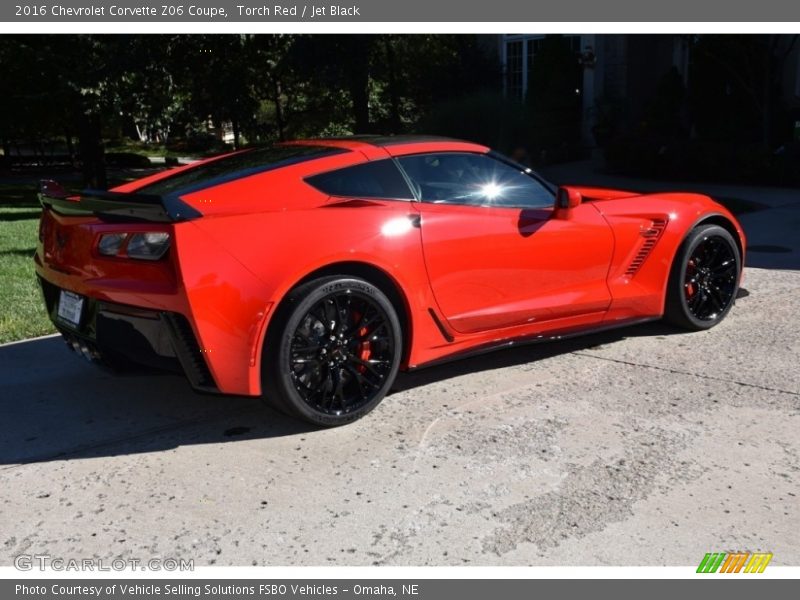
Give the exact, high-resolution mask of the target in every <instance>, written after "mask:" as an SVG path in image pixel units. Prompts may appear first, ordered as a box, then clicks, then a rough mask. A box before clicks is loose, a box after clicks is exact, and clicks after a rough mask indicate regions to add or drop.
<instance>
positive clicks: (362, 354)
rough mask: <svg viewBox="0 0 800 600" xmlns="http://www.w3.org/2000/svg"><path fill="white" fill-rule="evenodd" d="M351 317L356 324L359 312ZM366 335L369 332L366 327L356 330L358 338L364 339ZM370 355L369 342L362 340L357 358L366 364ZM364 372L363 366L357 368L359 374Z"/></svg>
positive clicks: (359, 317)
mask: <svg viewBox="0 0 800 600" xmlns="http://www.w3.org/2000/svg"><path fill="white" fill-rule="evenodd" d="M353 316H354V317H355V321H356V322H358V321H359V320H360V319H361V313H359V312H355V313H354V314H353ZM367 333H369V330H368V329H367V328H366V327H362V328H361V329H359V330H358V337H360V338H365V337H366V336H367ZM371 354H372V351H371V350H370V347H369V340H367V339H362V341H361V343H360V344H359V349H358V357H359V358H360V359H361V360H363V361H364V362H367V361H368V360H369V357H370V355H371ZM366 370H367V368H366V367H365V366H364V365H359V366H358V372H359V373H363V372H364V371H366Z"/></svg>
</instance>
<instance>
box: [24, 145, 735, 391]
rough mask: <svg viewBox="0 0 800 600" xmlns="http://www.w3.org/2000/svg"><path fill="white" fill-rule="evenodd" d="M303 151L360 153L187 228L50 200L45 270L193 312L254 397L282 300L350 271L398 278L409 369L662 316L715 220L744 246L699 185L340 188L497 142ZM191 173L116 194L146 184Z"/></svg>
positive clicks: (209, 197)
mask: <svg viewBox="0 0 800 600" xmlns="http://www.w3.org/2000/svg"><path fill="white" fill-rule="evenodd" d="M296 144H300V145H304V146H308V145H322V146H330V147H337V148H342V149H346V150H348V152H344V153H341V154H334V155H328V156H324V157H322V158H316V159H313V160H308V161H305V162H299V163H297V164H291V165H287V166H283V167H280V168H276V169H273V170H268V171H264V172H260V173H256V174H253V175H250V176H247V177H244V178H240V179H235V180H233V181H229V182H224V183H221V184H219V185H216V186H213V187H208V188H206V189H202V190H200V191H195V192H190V193H187V194H185V195H183V196H181V200H182V201H183V202H185V203H186V204H188V205H190V206H192V207H194V208H195V209H196V210H197V211H199V212H200V213H202V215H203V216H202V217H200V218H196V219H192V220H187V221H183V222H176V223H127V222H108V221H106V220H103V219H100V218H97V217H94V216H88V217H69V216H63V215H60V214H57V213H55V212H53V211H51V210H48V209H45V211H44V214H43V217H42V225H41V229H42V231H41V234H40V243H39V245H38V248H37V252H36V258H35V260H36V270H37V273H38V275H39V277H40V278H41V279H42V280H44V281H45V282H47V283H48V284H50V285H52V286H55V287H56V288H60V289H66V290H71V291H73V292H76V293H78V294H81V295H83V296H85V297H87V298H91V299H97V300H101V301H108V302H113V303H118V304H120V305H126V306H129V307H138V308H142V309H148V310H153V311H168V312H172V313H177V314H180V315H183V316H184V317H185V318H186V319H187V320H188V323H189V324H190V326H191V329H192V332H193V334H194V335H195V336H196V339H197V344H198V347H199V351H200V353H201V354H202V357H203V360H204V361H205V363H206V364H207V366H208V370H209V371H210V373H211V375H212V377H213V380H214V383H215V386H216V388H217V389H218V390H219V391H221V392H224V393H229V394H242V395H251V396H252V395H258V394H260V393H261V360H262V351H263V348H264V340H265V338H266V332H267V330H268V328H269V327H270V325H271V323H272V319H273V316H274V315H275V312H276V307H277V306H278V305H279V304H280V303H281V301H282V300H283V299H284V298H285V297H286V295H287V293H289V291H290V290H292V289H293V288H294V287H295V286H296V285H297V284H298V282H300V281H302V280H304V279H306V278H308V277H309V276H311V275H312V274H315V273H319V272H322V271H325V270H327V271H325V272H328V271H335V270H336V269H337V265H338V266H339V267H338V268H339V269H344V270H345V271H348V269H352V268H353V266H354V265H359V266H361V267H363V266H367V267H368V268H370V269H373V270H377V271H380V272H381V273H382V274H383V275H384V276H385V277H386V278H388V280H389V281H391V282H392V283H393V285H394V286H395V288H396V290H397V292H398V296H399V298H400V299H401V302H402V306H401V307H400V308H401V312H402V313H403V317H404V325H405V330H406V344H405V353H404V359H403V362H402V366H403V367H405V368H409V367H416V366H420V365H424V364H427V363H431V362H434V361H437V360H440V359H444V358H447V357H450V356H456V355H458V354H460V353H462V352H467V351H470V350H477V349H481V348H484V347H488V346H493V345H498V344H501V343H503V342H507V341H511V340H517V339H531V338H533V339H537V338H548V337H551V336H558V335H562V334H565V333H572V332H575V331H581V330H590V329H594V328H601V327H605V326H611V325H616V324H621V323H628V322H633V321H637V320H645V319H652V318H658V317H660V316H661V315H662V314H663V311H664V299H665V290H666V283H667V279H668V276H669V272H670V267H671V264H672V260H673V258H674V256H675V254H676V252H677V250H678V247H679V246H680V243H681V241H682V240H683V239H684V237H685V236H686V234H687V232H688V231H689V230H690V229H691V228H692V226H694V225H695V224H696V223H698V222H700V221H702V220H704V219H722V220H724V221H727V222H728V223H729V226H730V227H731V228H732V229H733V230H735V232H736V233H737V234H738V241H739V243H740V245H741V248H742V250H743V249H744V246H745V241H744V235H743V233H742V230H741V227H740V226H739V224H738V223H737V221H736V219H735V218H734V216H733V215H732V214H730V213H729V212H728V211H727V210H726V209H724V208H723V207H722V206H720V205H718V204H717V203H715V202H713V201H712V200H711V199H710V198H707V197H705V196H699V195H695V194H651V195H646V196H643V195H639V194H636V193H633V192H625V191H616V190H604V189H598V188H574V189H576V190H577V191H579V192H580V193H581V195H582V196H583V198H584V202H583V203H582V204H580V205H579V206H577V207H575V208H573V209H571V210H569V211H560V210H559V209H554V208H542V209H539V208H537V209H520V208H497V207H484V206H458V205H449V204H432V203H421V202H417V201H405V200H376V199H370V198H337V197H329V196H327V195H326V194H324V193H323V192H321V191H319V190H318V189H316V188H315V187H313V186H311V185H309V184H308V183H307V182H306V181H305V178H307V177H310V176H312V175H315V174H318V173H324V172H328V171H332V170H335V169H339V168H342V167H345V166H348V165H355V164H360V163H365V162H368V161H370V160H376V159H380V158H387V157H390V156H391V157H397V156H403V155H409V154H418V153H430V152H470V153H478V154H484V153H486V152H488V148H486V147H484V146H480V145H477V144H471V143H466V142H454V141H440V140H436V141H411V142H408V143H402V142H399V141H398V143H392V144H386V145H383V146H378V145H374V144H371V143H369V142H366V141H360V140H346V139H345V140H311V141H303V142H296ZM211 160H212V161H213V160H215V159H211ZM206 164H208V161H206ZM194 166H195V165H190V166H188V167H181V169H183V170H187V169H192V168H193V167H194ZM176 172H178V170H177V169H174V170H170V171H165V172H162V173H159V174H156V175H153V176H151V177H148V178H145V179H142V180H139V181H136V182H133V183H129V184H126V185H123V186H120V187H118V188H116V189H115V190H114V191H116V192H123V193H135V192H136V191H137V190H139V189H141V188H143V187H145V186H147V185H150V184H151V183H154V182H156V181H160V180H162V179H164V178H167V177H170V176H172V175H174V174H175V173H176ZM114 231H118V232H128V233H132V232H137V231H139V232H143V231H148V232H151V231H168V232H170V233H171V234H172V236H173V237H172V243H171V247H170V251H169V253H168V255H167V256H166V257H165V258H164V259H162V260H157V261H141V260H131V259H127V258H125V257H108V256H102V255H100V254H99V253H98V251H97V243H98V240H99V237H100V235H102V234H103V233H108V232H114ZM65 238H66V242H65ZM348 272H349V271H348Z"/></svg>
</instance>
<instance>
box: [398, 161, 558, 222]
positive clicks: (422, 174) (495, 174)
mask: <svg viewBox="0 0 800 600" xmlns="http://www.w3.org/2000/svg"><path fill="white" fill-rule="evenodd" d="M398 160H399V162H400V166H401V167H402V168H403V170H404V171H405V172H406V175H408V178H409V179H410V180H411V182H412V184H413V185H414V186H415V187H416V188H417V192H418V194H419V196H420V198H421V200H422V201H423V202H433V203H442V204H464V205H474V206H498V207H509V208H512V207H513V208H545V207H550V206H552V205H553V200H554V196H553V193H552V192H551V191H550V190H549V189H548V188H547V187H545V185H544V184H542V183H541V182H539V181H538V180H537V179H536V178H535V177H533V176H531V175H529V174H528V173H526V172H525V171H523V170H520V169H518V168H516V167H514V166H512V165H509V164H507V163H505V162H503V161H500V160H498V159H496V158H493V157H491V156H488V155H486V154H468V153H458V152H447V153H437V154H419V155H414V156H404V157H401V158H399V159H398Z"/></svg>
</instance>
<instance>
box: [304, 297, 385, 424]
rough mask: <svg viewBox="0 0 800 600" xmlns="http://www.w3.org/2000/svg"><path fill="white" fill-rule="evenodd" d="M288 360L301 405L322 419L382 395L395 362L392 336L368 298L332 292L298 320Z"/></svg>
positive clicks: (383, 312)
mask: <svg viewBox="0 0 800 600" xmlns="http://www.w3.org/2000/svg"><path fill="white" fill-rule="evenodd" d="M289 356H290V369H291V375H292V381H293V383H294V386H295V389H296V390H297V392H298V393H299V394H300V396H301V397H302V399H303V401H304V402H305V403H306V404H308V405H309V406H310V407H311V408H313V409H314V410H316V411H319V412H322V413H325V414H329V415H341V414H346V413H348V412H351V411H354V410H358V409H359V408H361V407H362V406H364V405H365V404H368V403H369V402H370V401H372V400H373V399H374V398H375V397H377V396H378V395H379V394H381V392H382V390H383V388H384V386H385V383H386V381H387V378H388V375H389V373H390V372H391V370H392V364H393V363H394V361H395V343H394V334H393V331H392V328H391V326H390V322H389V319H388V317H387V315H386V313H385V311H384V310H383V308H382V307H381V306H380V305H378V304H377V303H376V302H375V301H374V300H373V299H372V298H371V297H369V296H367V295H366V294H363V293H359V292H358V291H356V290H351V289H348V290H343V291H336V292H333V293H330V294H328V295H327V296H325V297H324V298H323V299H322V300H320V301H319V302H317V303H316V304H314V305H313V306H312V307H311V308H310V309H309V310H308V312H307V313H306V314H305V315H304V316H303V317H302V318H301V319H300V322H299V324H298V325H297V328H296V330H295V332H294V333H293V335H292V337H291V342H290V346H289Z"/></svg>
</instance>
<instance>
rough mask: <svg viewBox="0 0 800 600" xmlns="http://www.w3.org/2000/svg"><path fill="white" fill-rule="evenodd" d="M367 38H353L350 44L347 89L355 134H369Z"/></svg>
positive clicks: (361, 36) (356, 36)
mask: <svg viewBox="0 0 800 600" xmlns="http://www.w3.org/2000/svg"><path fill="white" fill-rule="evenodd" d="M369 45H370V42H369V38H368V37H367V36H365V35H355V36H353V39H352V43H351V44H350V48H351V52H352V54H351V56H350V61H349V63H350V64H349V67H350V69H349V71H350V73H349V77H348V79H349V82H348V84H349V88H350V98H351V100H352V102H353V119H354V121H355V132H356V133H369V132H370V123H369Z"/></svg>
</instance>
